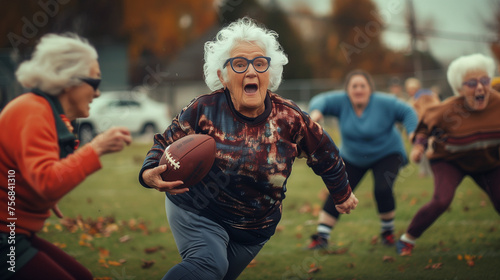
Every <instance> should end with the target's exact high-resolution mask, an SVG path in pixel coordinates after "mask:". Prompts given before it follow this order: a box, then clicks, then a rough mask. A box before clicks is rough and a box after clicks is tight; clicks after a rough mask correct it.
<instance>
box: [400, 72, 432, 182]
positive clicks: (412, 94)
mask: <svg viewBox="0 0 500 280" xmlns="http://www.w3.org/2000/svg"><path fill="white" fill-rule="evenodd" d="M405 91H406V93H407V94H408V104H410V105H411V106H412V107H413V108H414V109H415V111H416V113H417V116H418V118H419V119H420V118H421V117H422V116H423V114H424V112H425V110H426V109H427V108H428V107H429V106H432V105H435V104H438V103H439V98H438V97H437V96H436V94H435V93H434V92H433V91H432V90H430V89H423V88H422V83H421V82H420V80H419V79H417V78H408V79H406V81H405ZM418 169H419V170H418V175H419V176H420V177H422V178H424V177H427V176H430V175H431V174H432V171H431V168H430V165H429V160H428V159H427V157H426V155H425V154H424V155H423V156H422V159H421V160H420V162H419V163H418Z"/></svg>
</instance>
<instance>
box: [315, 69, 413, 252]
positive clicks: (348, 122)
mask: <svg viewBox="0 0 500 280" xmlns="http://www.w3.org/2000/svg"><path fill="white" fill-rule="evenodd" d="M309 110H310V112H311V119H312V120H314V121H320V120H321V119H322V118H323V116H334V117H336V118H338V121H339V126H340V132H341V140H342V144H341V148H340V155H341V156H342V158H343V159H344V163H345V165H346V172H347V174H348V176H349V181H350V184H351V188H352V189H353V190H354V189H355V188H356V186H357V185H358V183H359V182H360V181H361V179H362V178H363V176H364V175H365V173H366V172H367V171H368V170H369V169H371V170H372V171H373V177H374V182H375V184H374V185H375V190H374V193H375V200H376V202H377V207H378V212H379V214H380V219H381V237H382V243H384V244H386V245H393V244H394V234H393V229H394V216H395V201H394V195H393V192H392V186H393V183H394V180H395V179H396V177H397V175H398V172H399V169H400V168H401V167H402V166H404V165H405V164H406V163H407V162H408V159H407V156H406V151H405V149H404V146H403V141H402V139H401V135H400V133H399V132H398V130H397V128H396V127H395V124H396V123H397V122H401V123H402V124H403V125H404V126H405V128H406V131H407V133H408V134H410V133H412V132H413V131H414V130H415V128H416V126H417V115H416V113H415V111H414V110H413V109H412V108H411V107H410V106H409V105H407V104H405V103H403V102H402V101H399V100H398V99H397V98H395V97H393V96H390V95H388V94H384V93H379V92H375V91H374V84H373V80H372V78H371V76H370V75H369V74H368V73H367V72H365V71H361V70H355V71H352V72H350V73H349V74H348V75H347V77H346V82H345V91H331V92H326V93H323V94H320V95H317V96H315V97H314V98H313V99H312V100H311V102H310V104H309ZM338 218H339V212H338V211H337V210H336V209H335V205H334V204H333V200H332V199H331V198H328V199H327V200H326V202H325V205H324V207H323V211H321V213H320V215H319V221H318V229H317V233H316V234H314V235H312V237H311V238H312V241H311V243H310V244H309V246H308V248H309V249H320V248H325V247H327V246H328V239H329V237H330V231H331V230H332V229H333V227H334V226H335V224H336V222H337V220H338Z"/></svg>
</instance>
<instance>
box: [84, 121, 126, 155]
mask: <svg viewBox="0 0 500 280" xmlns="http://www.w3.org/2000/svg"><path fill="white" fill-rule="evenodd" d="M130 143H132V136H131V135H130V131H129V130H128V129H127V128H125V127H112V128H110V129H108V130H106V131H105V132H103V133H101V134H99V135H97V136H96V137H95V138H94V139H93V140H92V141H90V145H92V147H93V148H94V150H95V151H96V153H97V154H98V155H99V156H102V155H105V154H108V153H114V152H119V151H121V150H123V148H124V147H125V145H130Z"/></svg>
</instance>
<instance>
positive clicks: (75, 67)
mask: <svg viewBox="0 0 500 280" xmlns="http://www.w3.org/2000/svg"><path fill="white" fill-rule="evenodd" d="M95 60H97V51H96V50H95V48H94V47H93V46H91V45H90V44H89V42H88V41H87V40H86V39H84V38H81V37H79V36H78V35H76V34H74V33H65V34H61V35H58V34H47V35H44V36H43V37H42V38H41V39H40V42H39V43H38V44H37V46H36V47H35V51H34V52H33V55H32V57H31V59H30V60H27V61H24V62H23V63H21V65H20V66H19V68H18V69H17V71H16V77H17V80H18V82H19V83H20V84H21V85H22V86H23V87H24V88H28V89H32V88H38V89H40V90H42V91H44V92H46V93H48V94H51V95H58V94H60V93H61V92H62V91H63V90H64V89H65V88H68V87H71V86H76V85H79V84H81V83H82V81H81V80H79V79H78V78H79V77H88V75H89V74H90V69H91V66H92V62H94V61H95Z"/></svg>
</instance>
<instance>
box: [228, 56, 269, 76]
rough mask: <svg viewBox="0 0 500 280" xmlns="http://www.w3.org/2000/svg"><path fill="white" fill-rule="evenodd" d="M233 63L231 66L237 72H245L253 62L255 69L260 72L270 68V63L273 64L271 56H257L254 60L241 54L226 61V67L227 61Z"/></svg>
mask: <svg viewBox="0 0 500 280" xmlns="http://www.w3.org/2000/svg"><path fill="white" fill-rule="evenodd" d="M228 62H229V63H230V64H231V68H233V71H234V72H236V73H243V72H245V71H247V69H248V65H250V64H252V65H253V68H254V69H255V71H257V72H259V73H264V72H266V71H267V69H269V65H270V64H271V58H270V57H267V56H257V57H255V58H254V59H252V60H249V59H246V58H244V57H241V56H237V57H232V58H230V59H228V60H226V62H224V67H223V68H225V67H226V65H227V63H228Z"/></svg>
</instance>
